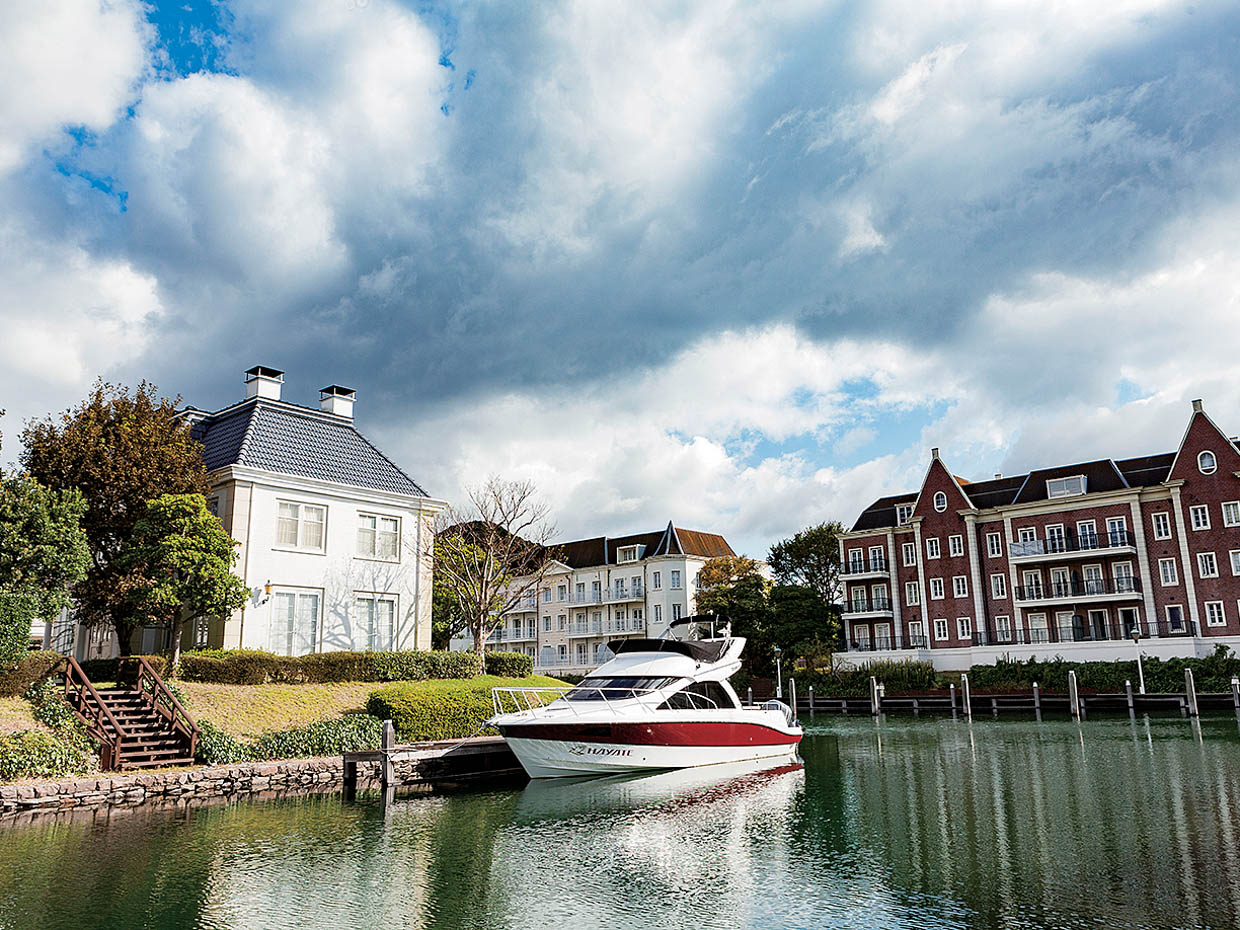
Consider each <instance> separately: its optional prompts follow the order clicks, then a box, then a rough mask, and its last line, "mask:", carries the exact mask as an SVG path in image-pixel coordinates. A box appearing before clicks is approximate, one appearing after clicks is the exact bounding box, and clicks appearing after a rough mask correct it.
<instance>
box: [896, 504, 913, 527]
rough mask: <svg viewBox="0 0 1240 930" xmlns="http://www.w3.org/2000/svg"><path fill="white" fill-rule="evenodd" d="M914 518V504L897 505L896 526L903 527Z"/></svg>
mask: <svg viewBox="0 0 1240 930" xmlns="http://www.w3.org/2000/svg"><path fill="white" fill-rule="evenodd" d="M912 517H913V505H912V504H896V526H903V525H904V524H905V523H908V521H909V520H910V519H912Z"/></svg>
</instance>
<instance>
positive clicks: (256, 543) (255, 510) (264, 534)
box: [49, 366, 446, 658]
mask: <svg viewBox="0 0 1240 930" xmlns="http://www.w3.org/2000/svg"><path fill="white" fill-rule="evenodd" d="M283 375H284V373H283V372H281V371H277V370H275V369H271V368H263V367H261V366H258V367H255V368H251V369H250V370H249V371H247V372H246V398H245V399H244V400H242V401H239V402H238V403H236V404H232V405H231V406H228V407H225V408H224V409H222V410H218V411H215V412H214V413H207V412H205V411H200V410H196V409H194V408H189V409H187V411H186V415H187V416H189V417H190V418H191V419H192V420H193V424H194V425H193V430H194V436H195V438H196V439H198V441H200V442H201V443H202V444H203V457H204V460H205V461H206V465H207V469H208V472H209V473H210V477H211V489H210V490H209V491H208V492H207V504H208V507H209V508H210V509H211V510H212V512H213V513H215V514H216V515H217V516H218V517H219V518H220V520H221V521H222V522H223V524H224V527H225V529H227V530H228V532H229V533H230V534H231V535H232V537H233V538H234V539H235V540H237V542H238V543H239V544H240V545H239V550H238V553H239V554H238V561H237V565H236V568H235V569H234V571H236V573H237V574H238V575H239V576H240V577H241V578H242V579H243V580H244V581H245V582H246V585H247V586H248V587H249V588H250V592H251V596H250V599H249V601H248V602H247V603H246V605H245V606H244V607H243V608H242V609H241V610H239V611H237V612H236V613H235V614H234V615H233V616H231V617H229V618H227V619H223V618H219V619H213V620H204V621H200V622H198V623H197V624H195V627H194V629H192V630H191V629H187V630H186V631H185V632H184V634H183V639H182V646H183V648H187V649H188V648H206V647H212V648H214V647H222V648H236V647H245V648H249V649H267V650H270V651H272V652H275V653H278V654H280V655H304V654H306V653H310V652H333V651H338V650H346V649H361V650H365V649H376V650H390V649H429V648H430V647H431V542H432V539H433V534H434V530H433V526H432V523H433V520H434V516H435V514H437V513H438V512H440V511H441V510H442V509H443V508H444V507H445V506H446V504H445V503H444V502H443V501H438V500H434V499H432V498H431V497H429V496H428V495H427V494H426V492H425V491H423V490H422V488H421V487H420V486H419V485H418V484H417V483H416V482H415V481H413V479H412V478H410V477H409V476H408V475H406V474H405V473H404V472H403V471H402V470H401V469H400V468H399V467H398V466H397V465H396V464H394V463H393V462H392V461H391V460H390V459H389V458H387V457H386V456H385V455H384V454H383V453H382V452H380V451H379V450H378V449H376V448H375V447H374V446H373V445H372V444H371V443H370V442H369V441H367V440H366V438H365V437H364V436H362V434H361V433H360V432H358V430H357V428H356V426H355V425H354V421H353V404H354V400H355V395H354V392H353V391H351V390H350V389H348V388H344V387H341V386H339V385H331V386H329V387H325V388H323V390H322V391H321V392H320V395H321V397H320V406H319V408H318V409H315V408H310V407H303V406H300V405H297V404H292V403H289V402H288V401H285V400H282V399H281V397H280V393H281V387H282V383H283V380H284V378H283ZM73 632H74V633H77V632H78V631H73ZM49 634H50V636H51V640H52V642H51V645H53V646H55V647H59V648H64V647H65V645H66V643H65V642H64V640H65V635H64V632H63V628H62V630H58V631H49ZM164 636H165V634H164V632H163V631H161V630H158V629H148V630H144V631H142V633H141V641H140V642H138V641H135V642H134V643H133V648H134V649H135V650H137V651H141V652H153V651H156V650H158V649H160V648H162V647H163V645H164V642H163V640H164ZM70 638H74V639H76V643H75V647H74V648H75V653H76V654H77V655H78V657H79V658H94V657H103V656H110V655H115V654H116V651H117V649H116V643H115V642H114V639H113V637H112V636H110V635H107V634H103V635H101V632H100V631H90V632H89V633H85V631H82V633H81V634H80V635H76V636H72V634H71V636H70Z"/></svg>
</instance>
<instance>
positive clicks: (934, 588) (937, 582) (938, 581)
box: [930, 578, 943, 601]
mask: <svg viewBox="0 0 1240 930" xmlns="http://www.w3.org/2000/svg"><path fill="white" fill-rule="evenodd" d="M930 600H932V601H941V600H943V579H942V578H931V579H930Z"/></svg>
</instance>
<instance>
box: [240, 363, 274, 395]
mask: <svg viewBox="0 0 1240 930" xmlns="http://www.w3.org/2000/svg"><path fill="white" fill-rule="evenodd" d="M283 383H284V372H282V371H280V369H278V368H264V367H263V366H262V365H255V366H254V367H253V368H251V369H250V370H249V371H247V372H246V373H245V396H246V397H266V398H268V399H269V400H279V399H280V385H282V384H283Z"/></svg>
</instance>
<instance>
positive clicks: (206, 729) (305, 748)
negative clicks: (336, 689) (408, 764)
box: [197, 714, 383, 765]
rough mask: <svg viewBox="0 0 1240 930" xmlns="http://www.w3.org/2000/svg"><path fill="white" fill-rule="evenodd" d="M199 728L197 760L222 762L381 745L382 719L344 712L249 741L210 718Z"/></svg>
mask: <svg viewBox="0 0 1240 930" xmlns="http://www.w3.org/2000/svg"><path fill="white" fill-rule="evenodd" d="M198 729H199V730H200V731H201V732H202V739H201V740H199V742H198V753H197V760H198V761H199V762H205V763H207V764H208V765H221V764H227V763H232V762H266V761H269V760H272V759H301V758H306V757H308V756H338V755H341V754H342V753H346V752H357V751H359V750H364V749H378V748H379V741H380V738H381V736H382V733H383V722H382V721H381V720H379V719H378V718H376V717H371V716H368V715H366V714H345V715H344V716H343V717H336V718H334V719H331V720H318V721H315V722H314V723H310V724H307V725H306V726H303V727H292V728H291V729H288V730H279V731H277V732H275V733H264V734H262V735H261V736H259V737H257V738H255V739H252V740H250V741H248V742H243V741H242V740H239V739H237V738H236V737H234V736H229V735H228V734H227V733H225V732H224V731H223V730H220V729H219V728H218V727H216V726H214V725H213V724H212V723H211V721H209V720H199V721H198Z"/></svg>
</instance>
